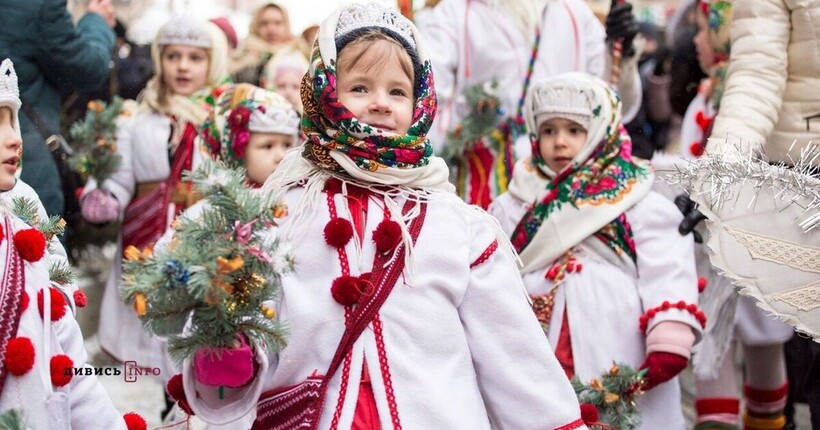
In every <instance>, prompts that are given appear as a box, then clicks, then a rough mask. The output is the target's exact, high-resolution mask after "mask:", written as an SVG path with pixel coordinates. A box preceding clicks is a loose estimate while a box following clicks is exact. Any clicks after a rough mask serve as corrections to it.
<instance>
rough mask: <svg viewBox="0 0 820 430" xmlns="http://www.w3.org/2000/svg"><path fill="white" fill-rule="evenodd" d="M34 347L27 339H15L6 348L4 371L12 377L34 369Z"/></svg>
mask: <svg viewBox="0 0 820 430" xmlns="http://www.w3.org/2000/svg"><path fill="white" fill-rule="evenodd" d="M34 355H35V354H34V345H33V344H32V343H31V339H29V338H27V337H15V338H14V339H11V340H9V343H8V345H7V346H6V360H5V363H6V369H8V370H9V373H11V374H12V375H14V376H21V375H24V374H26V372H28V371H29V370H31V369H32V368H33V367H34Z"/></svg>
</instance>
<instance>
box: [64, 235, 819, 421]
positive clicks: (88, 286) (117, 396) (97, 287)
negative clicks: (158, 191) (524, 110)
mask: <svg viewBox="0 0 820 430" xmlns="http://www.w3.org/2000/svg"><path fill="white" fill-rule="evenodd" d="M113 253H114V250H113V249H111V248H108V249H106V250H105V252H104V256H107V257H108V258H112V257H113ZM104 261H105V260H104V259H100V258H87V259H84V265H83V267H82V269H83V270H82V272H83V275H84V276H82V277H81V287H82V288H83V290H84V291H85V292H86V294H87V295H88V299H89V300H88V303H89V306H88V307H86V308H84V309H81V310H80V311H79V313H78V316H77V319H78V321H79V323H80V327H81V328H82V330H83V333H84V335H85V337H86V342H85V344H86V349H87V350H88V353H89V357H91V359H92V364H94V365H96V366H110V365H117V364H116V363H114V362H113V361H112V360H111V359H110V358H108V356H107V355H106V354H105V353H103V352H101V351H100V348H99V344H98V343H97V338H96V335H95V334H96V330H97V319H98V316H99V307H98V305H97V306H94V304H98V303H99V302H100V299H101V297H102V288H103V287H104V285H105V283H104V280H105V279H106V276H107V273H108V266H107V264H106V263H105V262H104ZM109 261H110V260H109ZM741 362H742V360H740V359H739V360H738V367H737V369H738V372H740V369H741V367H740V366H741V364H740V363H741ZM738 380H740V378H738ZM100 381H101V382H102V384H103V386H105V388H106V389H107V390H108V393H109V394H110V395H111V398H112V400H113V401H114V404H115V406H116V407H117V409H119V410H120V411H122V412H128V411H136V412H138V413H139V414H141V415H142V416H143V417H145V419H146V420H147V421H148V423H149V428H150V429H154V430H156V429H160V428H161V429H169V430H177V429H188V430H202V429H205V428H206V426H205V425H204V424H203V423H202V422H201V421H199V420H197V419H196V418H193V419H192V420H191V421H190V422H188V423H186V422H184V418H182V417H184V414H182V416H181V417H174V416H172V417H169V419H167V420H166V422H165V423H161V422H160V412H161V411H162V410H163V409H164V407H165V404H164V400H163V387H162V383H161V382H160V381H159V380H158V379H157V378H156V377H151V376H140V377H138V378H137V381H136V382H130V383H129V382H125V380H124V378H123V377H122V376H119V377H113V376H112V377H101V378H100ZM681 381H682V384H681V385H682V386H683V403H684V414H685V415H686V418H687V422H689V423H692V421H693V418H694V410H693V407H692V404H693V401H694V400H693V399H694V396H693V387H694V383H693V377H692V374H691V372H689V371H687V372H684V374H683V375H682V377H681ZM180 413H181V412H180ZM796 421H797V427H796V428H797V429H800V430H809V429H811V425H810V424H809V412H808V407H806V405H803V404H798V405H797V411H796ZM172 423H178V424H177V425H170V426H169V424H172ZM186 424H187V427H186ZM689 428H691V425H690V426H689ZM818 430H820V429H818Z"/></svg>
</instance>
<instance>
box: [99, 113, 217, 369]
mask: <svg viewBox="0 0 820 430" xmlns="http://www.w3.org/2000/svg"><path fill="white" fill-rule="evenodd" d="M171 132H172V127H171V118H170V117H168V116H167V115H164V114H161V113H156V112H141V113H139V114H137V115H136V116H135V117H132V118H124V119H122V120H121V122H120V123H119V124H118V129H117V152H118V153H119V154H120V155H121V156H122V164H121V166H120V168H119V169H118V170H117V171H116V172H115V173H114V174H113V175H112V177H111V178H109V179H108V180H106V181H105V182H103V184H102V188H104V189H105V190H107V191H109V192H111V193H112V194H113V195H114V197H116V198H117V201H118V202H119V204H120V211H121V214H122V213H124V212H125V208H126V207H127V206H128V204H129V203H130V202H131V199H132V198H133V197H134V193H135V191H136V186H137V184H138V183H143V182H156V181H163V180H165V179H167V178H168V176H169V175H170V174H171V162H170V160H169V150H170V149H169V148H170V147H169V140H170V138H171ZM195 144H196V142H195ZM202 158H203V154H202V152H201V151H199V150H198V149H197V148H196V146H195V149H194V151H193V169H196V168H197V166H198V165H199V163H200V162H201V160H202ZM96 187H97V184H96V183H95V182H93V181H89V185H87V186H86V188H85V193H88V192H90V191H91V190H93V189H95V188H96ZM173 215H174V207H173V203H171V207H170V208H169V210H168V219H167V221H168V225H170V223H171V221H173ZM120 240H121V238H120ZM121 276H122V243H121V242H120V244H119V246H118V247H117V253H116V254H115V256H114V262H113V265H112V267H111V274H110V275H109V277H108V282H107V283H106V286H105V293H104V294H103V300H102V305H101V309H100V326H99V340H100V346H101V347H102V349H103V350H105V351H106V352H108V353H109V354H111V355H113V356H114V357H115V358H116V359H118V360H120V361H136V362H137V364H138V365H139V366H147V367H157V368H160V369H161V373H162V377H163V378H164V379H167V378H169V377H170V376H171V375H168V370H167V367H166V361H165V360H164V355H163V354H162V347H161V343H160V341H159V340H158V339H156V338H154V337H153V336H150V335H149V334H148V333H147V332H145V330H143V328H142V323H141V322H140V320H139V318H137V314H136V312H134V309H133V308H131V307H130V306H127V305H125V304H124V303H123V301H122V300H121V299H120V293H119V285H120V277H121Z"/></svg>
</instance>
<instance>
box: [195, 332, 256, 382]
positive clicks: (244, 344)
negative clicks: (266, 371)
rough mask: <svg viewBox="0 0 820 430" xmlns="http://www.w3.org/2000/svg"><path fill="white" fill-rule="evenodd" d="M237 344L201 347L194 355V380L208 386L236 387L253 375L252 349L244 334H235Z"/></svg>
mask: <svg viewBox="0 0 820 430" xmlns="http://www.w3.org/2000/svg"><path fill="white" fill-rule="evenodd" d="M236 337H237V340H238V345H237V346H235V347H233V348H223V349H220V350H216V349H207V348H203V349H200V350H199V351H197V352H196V354H195V355H194V375H195V376H196V380H197V381H198V382H199V383H200V384H202V385H207V386H209V387H218V386H226V387H229V388H238V387H241V386H243V385H245V384H247V383H248V382H249V381H250V380H251V379H252V378H253V376H254V373H255V367H256V366H255V362H254V359H253V349H252V348H251V346H250V345H248V340H247V338H246V337H245V336H244V335H241V334H239V335H237V336H236Z"/></svg>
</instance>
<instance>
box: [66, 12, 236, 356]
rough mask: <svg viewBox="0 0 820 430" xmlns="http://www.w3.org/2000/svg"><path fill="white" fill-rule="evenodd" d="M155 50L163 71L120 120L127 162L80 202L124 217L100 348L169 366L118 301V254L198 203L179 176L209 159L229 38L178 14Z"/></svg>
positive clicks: (100, 216) (92, 211)
mask: <svg viewBox="0 0 820 430" xmlns="http://www.w3.org/2000/svg"><path fill="white" fill-rule="evenodd" d="M151 52H152V56H153V59H154V64H155V65H156V69H157V73H156V75H154V77H153V78H152V79H151V81H149V83H148V86H147V87H146V89H145V90H144V91H143V93H142V94H141V95H140V100H139V108H138V109H137V112H136V113H135V114H133V115H132V116H131V117H128V118H125V119H124V120H122V122H121V123H120V124H119V125H118V130H117V148H118V149H117V152H118V153H119V154H120V156H122V164H121V166H120V168H119V169H118V170H117V171H116V172H115V173H114V174H113V175H112V177H111V178H110V179H108V180H106V181H105V182H103V183H102V184H97V183H96V182H95V181H93V180H92V181H89V185H88V186H86V188H85V195H84V196H83V199H82V201H81V203H82V209H83V215H84V216H85V217H86V218H87V219H88V220H89V221H91V222H98V223H102V222H109V221H112V220H114V219H115V218H117V217H122V219H123V230H122V235H121V239H120V249H119V251H120V252H118V253H117V254H116V255H117V256H116V257H115V259H114V264H113V267H112V269H111V275H110V276H109V279H108V283H107V284H106V289H105V293H104V295H103V302H102V308H101V311H100V327H99V341H100V346H101V347H102V349H103V350H104V351H106V352H108V353H109V354H111V355H112V356H113V357H114V358H116V359H117V360H119V361H123V362H124V361H136V362H137V364H138V365H139V366H144V367H158V368H160V369H165V365H164V361H163V359H162V354H161V348H160V346H159V344H158V341H157V340H156V339H154V338H152V337H151V336H149V335H148V334H147V333H146V332H145V331H144V330H143V328H142V325H141V323H140V321H139V319H138V318H137V315H136V313H135V312H134V310H133V309H132V308H130V307H128V306H126V305H124V304H123V303H122V300H121V299H120V293H119V287H118V286H119V280H120V276H121V273H122V260H121V258H120V255H121V253H122V250H123V249H125V248H127V247H128V245H134V246H136V247H138V248H139V249H143V248H144V247H149V246H151V245H153V244H154V242H155V241H156V240H158V239H159V237H160V236H161V235H162V234H163V233H164V232H165V230H166V229H167V228H168V225H169V224H170V222H171V221H172V220H173V218H174V216H175V215H176V214H178V213H179V212H180V211H182V210H183V209H185V208H186V207H187V206H189V205H190V204H192V203H193V202H194V201H195V200H194V196H193V193H191V192H190V191H191V190H190V186H189V185H188V184H186V183H184V182H182V181H181V175H182V171H183V170H191V169H195V168H196V167H197V165H198V164H199V162H200V160H201V159H202V157H206V156H207V155H206V154H205V152H204V150H203V149H202V148H200V145H201V143H200V140H199V139H198V138H197V128H198V127H199V126H200V125H201V124H202V122H203V121H204V120H205V118H206V116H207V115H208V112H209V107H208V105H207V103H206V100H205V99H206V97H207V96H208V95H209V93H210V91H211V89H212V88H213V87H214V86H216V85H217V84H218V83H219V82H220V80H221V79H223V78H224V76H225V73H226V69H225V63H226V55H227V54H226V52H227V42H226V41H225V37H224V35H222V34H221V33H220V31H219V29H218V28H216V27H215V26H213V25H212V24H210V23H205V22H199V21H195V20H193V19H190V18H186V17H177V18H174V19H172V20H171V21H169V22H168V23H167V24H165V25H164V26H163V27H162V28H161V29H160V31H159V32H158V33H157V36H156V39H155V40H154V43H153V45H152V51H151ZM161 371H162V370H161Z"/></svg>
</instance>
